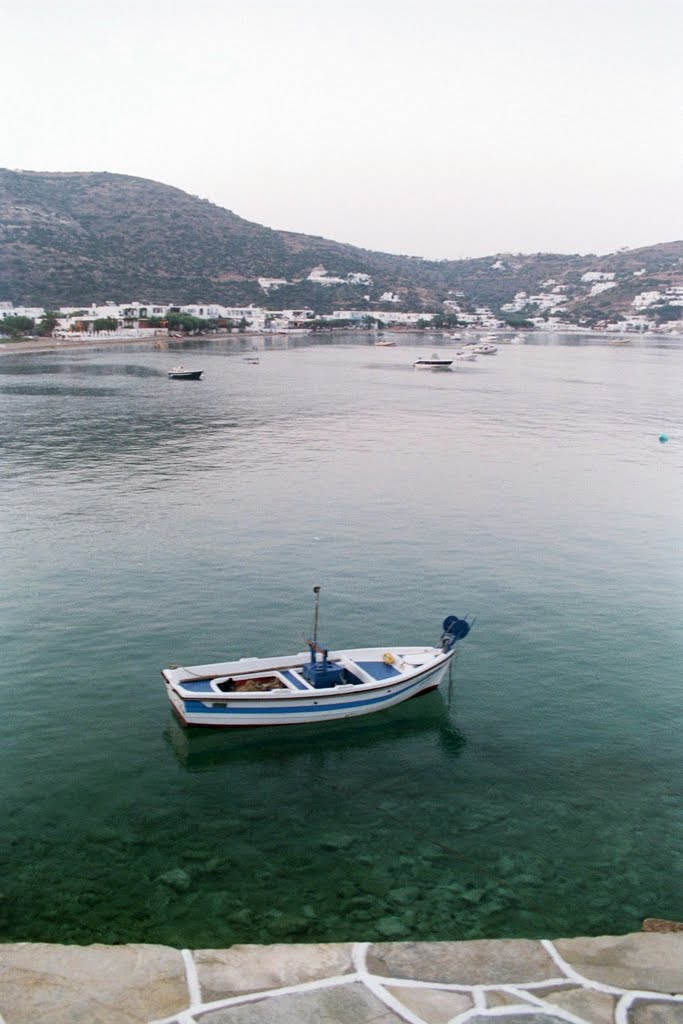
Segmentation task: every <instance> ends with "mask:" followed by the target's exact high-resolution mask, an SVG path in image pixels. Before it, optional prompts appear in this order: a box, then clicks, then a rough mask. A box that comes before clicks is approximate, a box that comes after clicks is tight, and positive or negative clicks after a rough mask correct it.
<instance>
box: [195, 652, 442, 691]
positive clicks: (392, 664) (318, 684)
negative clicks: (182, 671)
mask: <svg viewBox="0 0 683 1024" xmlns="http://www.w3.org/2000/svg"><path fill="white" fill-rule="evenodd" d="M433 656H434V652H433V650H432V652H431V657H433ZM428 659H429V654H428V653H427V652H426V651H425V653H424V654H420V655H416V654H410V655H404V656H401V655H399V654H395V653H393V652H391V651H387V652H386V653H385V654H384V655H383V657H382V659H381V660H358V661H352V660H351V659H350V658H348V657H347V656H346V655H341V656H340V657H337V658H332V659H330V660H329V661H328V660H327V659H323V660H320V661H319V660H316V661H309V662H306V663H303V664H296V665H293V664H291V663H290V664H289V665H288V666H287V667H284V666H283V667H281V668H275V669H273V668H270V669H267V670H264V671H262V672H258V671H251V672H245V673H239V672H234V673H230V674H229V675H211V676H208V675H207V676H205V677H193V678H192V679H182V680H178V682H177V684H176V685H179V686H180V687H181V688H182V689H183V690H184V691H186V692H189V693H192V694H209V693H262V692H270V691H273V690H290V691H309V692H310V691H311V690H321V689H329V688H330V687H335V686H360V685H367V684H369V683H379V682H387V681H389V680H391V679H395V678H398V677H399V676H401V675H402V674H403V673H404V672H405V671H407V670H409V669H411V668H416V667H419V666H420V665H421V664H424V662H425V661H427V660H428Z"/></svg>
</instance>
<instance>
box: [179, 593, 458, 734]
mask: <svg viewBox="0 0 683 1024" xmlns="http://www.w3.org/2000/svg"><path fill="white" fill-rule="evenodd" d="M314 593H315V615H314V625H313V638H312V639H310V640H307V641H306V643H307V645H308V651H303V652H301V653H299V654H292V655H281V656H277V657H273V658H241V659H239V660H238V661H226V662H218V663H216V664H207V665H191V666H189V667H180V666H171V667H169V668H166V669H164V670H163V671H162V673H161V674H162V676H163V679H164V684H165V687H166V693H167V695H168V698H169V700H170V702H171V706H172V708H173V710H174V712H175V713H176V715H177V716H178V718H179V719H180V721H181V722H182V723H183V725H188V726H189V725H204V726H213V727H215V726H233V727H235V726H254V725H296V724H300V723H303V722H326V721H331V720H333V719H338V718H351V717H354V716H358V715H367V714H371V713H373V712H375V711H382V710H384V709H385V708H390V707H393V706H394V705H396V704H400V703H402V702H403V701H405V700H408V699H410V698H411V697H417V696H418V695H419V694H422V693H426V692H427V691H428V690H433V689H435V688H436V687H437V686H439V684H440V683H441V682H442V681H443V679H444V677H445V676H446V673H447V670H448V667H449V664H450V662H451V659H452V658H453V656H454V654H455V645H456V643H457V641H458V640H461V639H463V638H464V637H465V636H467V634H468V633H469V631H470V624H469V623H468V622H467V620H466V619H459V618H458V617H457V616H455V615H449V616H448V617H447V618H446V619H445V620H444V622H443V626H442V635H441V639H440V641H439V643H438V645H436V646H429V645H428V646H423V647H419V646H418V647H415V646H410V645H405V644H389V645H387V646H382V647H359V648H353V649H347V650H337V651H333V650H328V649H327V648H326V647H324V646H323V645H322V644H320V643H319V642H318V639H317V629H318V605H319V600H320V587H314Z"/></svg>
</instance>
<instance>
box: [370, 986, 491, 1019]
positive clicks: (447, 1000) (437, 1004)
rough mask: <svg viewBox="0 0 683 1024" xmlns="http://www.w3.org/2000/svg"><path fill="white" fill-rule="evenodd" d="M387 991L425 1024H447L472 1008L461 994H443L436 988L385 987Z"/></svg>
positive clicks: (441, 990)
mask: <svg viewBox="0 0 683 1024" xmlns="http://www.w3.org/2000/svg"><path fill="white" fill-rule="evenodd" d="M387 991H388V992H389V993H390V994H391V995H392V996H393V997H394V999H397V1000H398V1001H399V1002H400V1003H401V1005H402V1006H405V1007H406V1008H407V1009H408V1010H410V1011H411V1012H412V1013H415V1014H417V1016H418V1017H420V1018H421V1019H422V1020H423V1021H424V1022H425V1024H448V1021H450V1020H452V1019H453V1017H457V1016H459V1014H461V1013H465V1011H466V1010H471V1009H472V1007H473V1006H474V1003H473V1002H472V1000H471V998H470V997H469V996H466V995H463V993H462V992H444V990H443V989H438V988H412V987H410V986H407V985H406V986H404V985H400V986H399V985H394V986H391V985H387Z"/></svg>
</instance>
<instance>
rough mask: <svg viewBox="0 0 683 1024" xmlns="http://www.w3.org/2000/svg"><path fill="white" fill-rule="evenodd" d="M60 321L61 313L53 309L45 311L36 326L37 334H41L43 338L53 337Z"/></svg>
mask: <svg viewBox="0 0 683 1024" xmlns="http://www.w3.org/2000/svg"><path fill="white" fill-rule="evenodd" d="M58 322H59V315H58V314H57V313H54V312H52V311H51V310H46V311H45V313H43V315H42V317H41V318H40V323H39V324H38V326H37V328H36V334H37V335H39V336H40V337H41V338H51V337H52V332H53V331H54V329H55V327H56V326H57V323H58Z"/></svg>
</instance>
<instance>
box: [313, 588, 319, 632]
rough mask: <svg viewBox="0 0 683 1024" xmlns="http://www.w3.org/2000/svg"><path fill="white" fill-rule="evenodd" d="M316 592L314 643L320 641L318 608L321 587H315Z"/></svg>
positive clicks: (314, 591)
mask: <svg viewBox="0 0 683 1024" xmlns="http://www.w3.org/2000/svg"><path fill="white" fill-rule="evenodd" d="M313 593H314V594H315V610H314V612H313V643H314V644H317V642H318V609H319V608H320V587H313Z"/></svg>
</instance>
